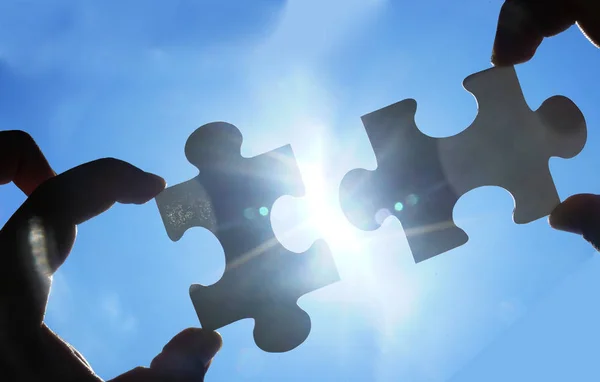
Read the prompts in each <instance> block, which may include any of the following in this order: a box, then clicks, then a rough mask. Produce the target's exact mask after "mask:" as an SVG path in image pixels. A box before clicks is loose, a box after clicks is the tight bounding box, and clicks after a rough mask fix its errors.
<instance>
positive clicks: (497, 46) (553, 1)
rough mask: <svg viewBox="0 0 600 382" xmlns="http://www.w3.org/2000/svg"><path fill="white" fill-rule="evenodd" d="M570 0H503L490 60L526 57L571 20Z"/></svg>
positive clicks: (518, 60)
mask: <svg viewBox="0 0 600 382" xmlns="http://www.w3.org/2000/svg"><path fill="white" fill-rule="evenodd" d="M576 13H577V9H576V7H575V5H574V4H573V1H571V0H545V1H539V0H506V1H505V2H504V4H503V5H502V8H501V10H500V16H499V17H498V27H497V29H496V36H495V39H494V48H493V52H492V63H493V64H494V65H498V66H504V65H516V64H520V63H523V62H526V61H529V60H530V59H531V58H532V57H533V56H534V55H535V52H536V51H537V48H538V47H539V46H540V44H541V43H542V41H543V39H544V38H545V37H550V36H554V35H556V34H558V33H561V32H563V31H565V30H567V29H568V28H569V27H571V26H572V25H573V24H575V21H576Z"/></svg>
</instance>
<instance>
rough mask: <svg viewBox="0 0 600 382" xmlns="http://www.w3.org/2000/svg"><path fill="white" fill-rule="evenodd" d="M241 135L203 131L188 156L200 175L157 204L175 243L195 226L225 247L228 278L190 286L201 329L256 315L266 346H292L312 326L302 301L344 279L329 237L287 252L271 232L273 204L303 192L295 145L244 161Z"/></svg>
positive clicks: (220, 129) (218, 128)
mask: <svg viewBox="0 0 600 382" xmlns="http://www.w3.org/2000/svg"><path fill="white" fill-rule="evenodd" d="M242 140H243V139H242V135H241V133H240V131H239V130H238V129H237V128H236V127H235V126H233V125H231V124H228V123H223V122H217V123H210V124H207V125H204V126H202V127H200V128H199V129H197V130H196V131H195V132H194V133H192V135H191V136H190V137H189V138H188V141H187V143H186V146H185V154H186V157H187V159H188V160H189V161H190V163H192V164H194V165H195V166H196V167H197V168H198V169H199V170H200V174H199V175H198V176H197V177H195V178H194V179H191V180H189V181H187V182H184V183H181V184H178V185H175V186H173V187H170V188H167V189H166V190H164V191H163V192H162V193H161V194H160V195H158V196H157V197H156V202H157V205H158V208H159V210H160V214H161V216H162V219H163V223H164V225H165V227H166V230H167V233H168V235H169V237H170V238H171V240H173V241H177V240H179V239H180V238H181V237H182V236H183V234H184V232H185V231H186V230H187V229H189V228H191V227H204V228H206V229H208V230H210V231H211V232H212V233H214V235H215V236H216V237H217V238H218V240H219V242H220V243H221V245H222V246H223V250H224V253H225V258H226V268H225V272H224V274H223V277H222V278H221V279H220V280H219V281H218V282H217V283H216V284H214V285H211V286H202V285H192V286H191V287H190V296H191V298H192V301H193V303H194V307H195V309H196V313H197V314H198V318H199V319H200V322H201V324H202V327H204V328H207V329H210V330H215V329H218V328H221V327H223V326H225V325H228V324H230V323H233V322H235V321H238V320H241V319H244V318H253V319H254V320H255V326H254V339H255V342H256V344H257V345H258V346H259V347H260V348H261V349H263V350H265V351H268V352H284V351H289V350H291V349H293V348H295V347H297V346H298V345H300V344H301V343H302V342H304V340H305V339H306V338H307V337H308V335H309V333H310V327H311V324H310V318H309V316H308V314H306V312H304V311H303V310H302V309H300V308H299V307H298V305H297V304H296V302H297V300H298V299H299V298H300V297H301V296H302V295H304V294H306V293H309V292H312V291H315V290H317V289H319V288H322V287H325V286H327V285H329V284H332V283H335V282H337V281H339V276H338V272H337V269H336V265H335V262H334V260H333V257H332V255H331V253H330V251H329V248H328V247H327V245H326V244H325V242H324V241H316V242H315V243H314V244H313V245H312V247H311V248H310V249H309V250H308V251H306V252H304V253H302V254H297V253H293V252H290V251H288V250H286V249H285V248H284V247H283V246H282V245H281V244H280V243H279V242H278V241H277V240H276V238H275V235H274V233H273V231H272V228H271V222H270V217H269V212H270V211H269V210H270V209H271V207H272V205H273V203H274V202H275V201H276V200H277V199H278V198H279V197H281V196H283V195H286V194H290V195H294V196H301V194H302V193H303V192H304V187H303V184H302V178H301V176H300V171H299V169H298V167H297V164H296V160H295V157H294V154H293V152H292V149H291V147H290V146H289V145H288V146H283V147H280V148H278V149H276V150H273V151H271V152H268V153H265V154H262V155H258V156H255V157H252V158H244V157H242V156H241V154H240V149H241V145H242Z"/></svg>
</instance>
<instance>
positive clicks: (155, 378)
mask: <svg viewBox="0 0 600 382" xmlns="http://www.w3.org/2000/svg"><path fill="white" fill-rule="evenodd" d="M108 382H204V377H202V378H201V379H198V378H195V379H194V378H192V377H185V376H179V375H164V374H162V373H157V372H156V371H155V370H152V369H148V368H145V367H136V368H135V369H133V370H130V371H128V372H127V373H125V374H121V375H119V376H118V377H116V378H114V379H111V380H110V381H108Z"/></svg>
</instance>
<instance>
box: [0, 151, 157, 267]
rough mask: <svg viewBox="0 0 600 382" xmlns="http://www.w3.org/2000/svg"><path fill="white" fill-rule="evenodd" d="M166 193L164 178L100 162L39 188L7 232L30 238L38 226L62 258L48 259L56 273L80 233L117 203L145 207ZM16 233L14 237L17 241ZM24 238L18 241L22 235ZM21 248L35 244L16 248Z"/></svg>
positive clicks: (124, 165)
mask: <svg viewBox="0 0 600 382" xmlns="http://www.w3.org/2000/svg"><path fill="white" fill-rule="evenodd" d="M164 187H165V182H164V180H163V179H162V178H160V177H158V176H156V175H153V174H149V173H146V172H144V171H142V170H140V169H139V168H137V167H135V166H133V165H131V164H129V163H127V162H123V161H120V160H117V159H110V158H107V159H100V160H96V161H93V162H89V163H86V164H84V165H81V166H78V167H75V168H73V169H71V170H69V171H67V172H65V173H63V174H60V175H58V176H56V177H54V178H52V179H50V180H48V181H47V182H45V183H44V184H42V185H41V186H40V187H38V188H37V189H36V190H35V192H34V193H33V194H32V195H31V196H30V197H29V198H28V199H27V201H26V202H25V203H24V204H23V205H22V206H21V208H19V210H17V212H16V213H15V214H14V215H13V217H12V218H11V219H10V220H9V222H8V223H7V224H6V226H5V228H4V229H3V230H2V231H3V233H4V231H8V233H7V235H3V236H8V237H5V240H11V239H10V237H11V236H12V237H17V236H21V237H22V238H24V237H23V234H25V237H27V238H28V237H29V236H30V234H31V230H32V228H35V227H32V222H37V223H36V224H37V226H38V228H39V230H41V231H42V232H41V233H42V234H45V235H46V237H47V238H52V239H53V243H51V244H52V246H53V247H54V249H55V253H54V255H56V256H57V257H56V258H52V259H47V260H49V265H50V266H51V269H50V271H51V272H54V271H55V270H56V268H57V267H58V266H59V265H60V264H62V262H63V261H64V260H65V258H66V256H67V255H68V253H69V251H70V250H71V246H72V244H73V241H74V236H75V227H76V225H78V224H81V223H83V222H85V221H86V220H89V219H91V218H92V217H94V216H96V215H99V214H100V213H102V212H104V211H106V210H107V209H109V208H110V207H111V206H112V205H113V204H114V203H115V202H120V203H134V204H142V203H145V202H147V201H148V200H150V199H152V198H153V197H155V196H156V195H157V194H158V193H159V192H160V191H162V190H163V189H164ZM11 233H12V235H11ZM19 233H20V234H21V235H18V234H19ZM16 244H18V245H23V244H27V245H28V244H30V243H21V242H18V243H16Z"/></svg>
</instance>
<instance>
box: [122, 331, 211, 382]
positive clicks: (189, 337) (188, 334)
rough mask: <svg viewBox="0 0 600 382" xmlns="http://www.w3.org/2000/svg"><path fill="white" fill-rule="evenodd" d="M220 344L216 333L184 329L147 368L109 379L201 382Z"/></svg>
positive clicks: (153, 381)
mask: <svg viewBox="0 0 600 382" xmlns="http://www.w3.org/2000/svg"><path fill="white" fill-rule="evenodd" d="M221 346H222V339H221V336H220V335H219V334H218V333H217V332H212V331H208V330H204V329H195V328H190V329H186V330H184V331H182V332H181V333H179V334H178V335H176V336H175V337H173V339H172V340H171V341H169V343H167V344H166V345H165V346H164V348H163V350H162V352H161V353H160V354H159V355H158V356H156V357H155V358H154V359H153V360H152V363H151V364H150V368H145V367H138V368H135V369H133V370H131V371H129V372H127V373H125V374H122V375H120V376H118V377H117V378H115V379H113V380H111V381H110V382H142V381H143V382H203V381H204V376H205V375H206V372H207V370H208V367H209V366H210V364H211V361H212V359H213V357H214V356H215V354H216V353H217V352H218V351H219V350H220V349H221Z"/></svg>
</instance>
